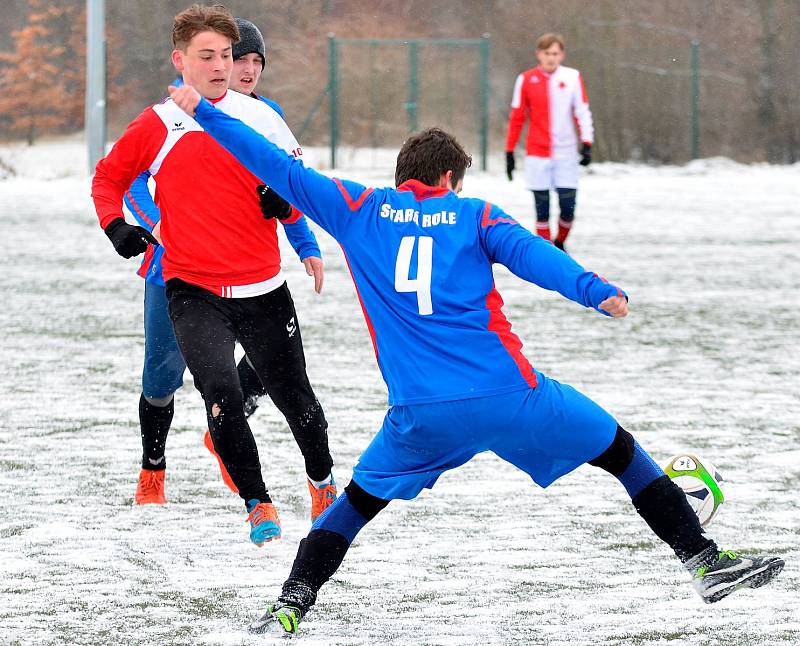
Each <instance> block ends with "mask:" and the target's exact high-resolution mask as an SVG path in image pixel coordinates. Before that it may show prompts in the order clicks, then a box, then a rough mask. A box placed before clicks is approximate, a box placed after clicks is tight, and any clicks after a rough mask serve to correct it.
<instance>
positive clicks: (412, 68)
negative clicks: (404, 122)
mask: <svg viewBox="0 0 800 646" xmlns="http://www.w3.org/2000/svg"><path fill="white" fill-rule="evenodd" d="M417 49H418V45H417V41H416V40H411V41H409V43H408V64H409V71H408V103H406V109H407V110H408V131H409V132H416V131H417V92H418V87H417V85H418V81H417Z"/></svg>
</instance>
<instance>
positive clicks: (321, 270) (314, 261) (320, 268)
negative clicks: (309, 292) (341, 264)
mask: <svg viewBox="0 0 800 646" xmlns="http://www.w3.org/2000/svg"><path fill="white" fill-rule="evenodd" d="M303 265H305V268H306V273H307V274H308V275H309V276H313V277H314V291H315V292H317V294H319V293H320V292H321V291H322V282H323V280H324V279H325V263H323V262H322V258H317V257H316V256H309V257H308V258H303Z"/></svg>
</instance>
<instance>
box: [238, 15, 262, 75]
mask: <svg viewBox="0 0 800 646" xmlns="http://www.w3.org/2000/svg"><path fill="white" fill-rule="evenodd" d="M236 26H237V27H239V42H238V43H234V45H233V60H236V59H237V58H241V57H242V56H244V55H245V54H259V55H260V56H261V69H262V70H263V69H264V67H265V66H266V64H267V48H266V46H265V45H264V37H263V36H262V35H261V32H260V31H259V30H258V27H256V26H255V25H254V24H253V23H252V22H250V21H249V20H245V19H244V18H237V19H236Z"/></svg>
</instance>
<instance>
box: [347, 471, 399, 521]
mask: <svg viewBox="0 0 800 646" xmlns="http://www.w3.org/2000/svg"><path fill="white" fill-rule="evenodd" d="M344 490H345V493H347V499H348V500H349V501H350V504H351V505H353V508H354V509H355V510H356V511H357V512H358V513H359V514H361V515H362V516H363V517H364V518H366V519H367V521H370V520H372V519H373V518H375V516H377V515H378V513H379V512H380V511H381V510H382V509H384V508H385V507H386V505H388V504H389V501H388V500H384V499H383V498H378V497H376V496H373V495H372V494H369V493H367V492H366V491H364V490H363V489H362V488H361V487H359V486H358V485H357V484H356V482H355V481H354V480H351V481H350V482H349V483H348V485H347V486H346V487H345V488H344Z"/></svg>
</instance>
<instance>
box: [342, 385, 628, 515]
mask: <svg viewBox="0 0 800 646" xmlns="http://www.w3.org/2000/svg"><path fill="white" fill-rule="evenodd" d="M536 379H537V380H538V384H537V386H536V388H534V389H525V390H519V391H516V392H512V393H507V394H503V395H494V396H491V397H478V398H475V399H461V400H457V401H448V402H437V403H434V404H419V405H415V406H393V407H392V408H390V409H389V411H388V412H387V413H386V417H385V418H384V421H383V426H382V427H381V430H380V431H379V432H378V434H377V435H376V436H375V438H374V439H373V440H372V442H371V443H370V445H369V446H368V447H367V449H366V450H365V451H364V453H363V454H362V455H361V458H360V459H359V461H358V464H357V465H356V466H355V468H354V469H353V480H354V481H355V482H356V483H357V484H358V485H359V486H360V487H361V488H362V489H364V490H365V491H366V492H367V493H370V494H372V495H373V496H377V497H378V498H382V499H384V500H392V499H395V498H401V499H403V500H411V499H413V498H415V497H416V496H417V495H418V494H419V493H420V491H422V489H424V488H428V489H430V488H431V487H433V485H434V484H435V483H436V480H437V479H438V478H439V476H440V475H441V474H442V473H444V472H445V471H448V470H450V469H455V468H456V467H458V466H461V465H462V464H464V463H465V462H467V461H469V460H470V459H471V458H472V457H473V456H475V455H476V454H478V453H481V452H483V451H492V452H493V453H494V454H495V455H497V456H498V457H500V458H502V459H503V460H506V461H507V462H510V463H511V464H513V465H514V466H516V467H518V468H519V469H522V470H523V471H524V472H525V473H527V474H528V475H530V477H531V478H533V480H534V482H536V483H537V484H538V485H540V486H541V487H547V486H548V485H549V484H550V483H552V482H554V481H555V480H556V479H558V478H560V477H561V476H563V475H565V474H567V473H569V472H570V471H572V470H573V469H576V468H577V467H579V466H580V465H581V464H583V463H584V462H587V461H589V460H593V459H594V458H596V457H597V456H598V455H600V454H601V453H602V452H603V451H605V450H606V449H607V448H608V447H609V446H610V445H611V442H612V440H613V439H614V435H615V433H616V430H617V422H616V420H615V419H614V418H613V417H611V415H609V414H608V413H607V412H606V411H605V410H603V409H602V408H601V407H600V406H598V405H597V404H595V403H594V402H593V401H592V400H591V399H589V398H588V397H586V396H585V395H582V394H581V393H579V392H578V391H577V390H575V389H574V388H572V387H571V386H565V385H563V384H560V383H559V382H557V381H555V380H553V379H548V378H547V377H546V376H545V375H543V374H542V373H540V372H537V373H536Z"/></svg>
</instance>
